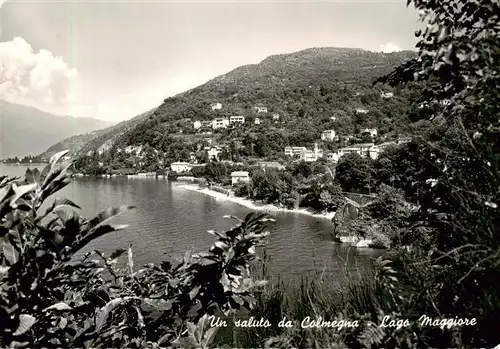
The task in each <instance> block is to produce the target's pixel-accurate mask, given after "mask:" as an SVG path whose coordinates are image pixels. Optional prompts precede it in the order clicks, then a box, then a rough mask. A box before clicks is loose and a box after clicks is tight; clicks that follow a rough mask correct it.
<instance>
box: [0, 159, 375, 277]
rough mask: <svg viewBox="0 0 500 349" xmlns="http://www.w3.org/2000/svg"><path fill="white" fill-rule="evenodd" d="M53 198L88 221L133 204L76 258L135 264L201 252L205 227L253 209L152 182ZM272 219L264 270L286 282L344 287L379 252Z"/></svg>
mask: <svg viewBox="0 0 500 349" xmlns="http://www.w3.org/2000/svg"><path fill="white" fill-rule="evenodd" d="M25 171H26V166H10V165H0V175H9V176H23V175H24V172H25ZM57 196H59V197H66V198H68V199H70V200H72V201H74V202H75V203H77V204H78V205H79V206H80V207H82V212H81V213H82V214H83V215H84V216H87V217H88V216H91V215H94V214H96V213H98V212H100V211H102V210H104V209H106V208H108V207H112V206H114V207H116V206H120V205H133V206H135V207H136V208H135V209H134V210H132V211H130V212H127V213H125V214H123V215H122V216H119V217H117V218H116V219H115V220H114V222H113V223H117V224H128V225H129V226H128V228H126V229H125V230H122V231H119V232H113V233H110V234H108V235H106V236H103V237H101V238H99V239H97V240H95V241H94V242H93V243H92V244H91V245H89V246H87V247H86V248H85V249H84V250H82V253H85V252H87V251H90V250H92V249H99V250H100V251H102V252H108V251H113V250H115V249H117V248H127V247H128V246H129V245H132V249H133V252H134V259H135V264H136V265H143V264H146V263H151V262H152V263H156V262H159V261H161V260H165V259H170V258H181V257H182V256H183V255H184V253H185V251H186V250H188V249H194V251H195V252H201V251H205V250H207V249H208V248H209V247H210V246H211V245H212V244H213V242H214V236H212V235H210V234H208V233H207V232H206V231H207V230H211V229H213V230H217V231H224V230H226V229H228V228H230V227H232V226H233V225H234V224H235V222H234V221H232V220H229V219H226V218H223V216H224V215H228V214H230V215H234V216H237V217H240V218H243V217H244V216H245V215H246V214H247V213H249V212H251V210H250V209H248V208H245V207H241V206H239V205H237V204H234V203H231V202H226V201H222V202H221V201H217V200H216V199H215V198H212V197H210V196H206V195H203V194H201V193H197V192H194V191H189V190H186V189H183V188H180V187H177V186H176V185H175V184H172V183H171V182H168V181H166V180H164V179H158V180H156V179H154V178H153V179H147V178H144V179H143V178H137V179H131V178H119V177H118V178H117V177H115V178H89V177H83V178H75V179H74V180H73V181H72V182H71V183H70V184H69V185H68V186H67V187H66V188H64V189H63V190H62V191H61V192H59V193H58V194H57ZM49 201H50V198H49ZM272 215H273V217H274V218H275V219H276V221H275V222H271V223H270V224H269V226H268V229H269V231H270V232H271V235H270V237H269V238H268V242H267V245H266V251H267V255H268V256H269V258H270V260H269V270H270V272H271V274H272V275H280V277H281V278H282V279H284V280H285V281H293V280H298V279H300V277H301V276H303V275H305V274H308V273H310V272H313V271H320V272H322V273H324V275H325V276H328V277H332V278H334V280H335V281H336V282H339V283H342V280H345V271H346V270H347V271H351V272H356V271H360V272H363V271H368V270H370V269H371V266H372V262H373V258H376V257H378V256H379V255H380V254H381V251H379V250H373V249H368V248H362V249H356V248H352V247H349V246H347V245H343V244H338V243H334V242H333V241H332V234H331V229H332V225H331V222H330V221H329V220H327V219H322V218H316V217H310V216H307V215H302V214H296V213H281V212H280V213H276V214H275V213H273V214H272ZM356 274H357V273H356Z"/></svg>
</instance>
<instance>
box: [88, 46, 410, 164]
mask: <svg viewBox="0 0 500 349" xmlns="http://www.w3.org/2000/svg"><path fill="white" fill-rule="evenodd" d="M415 56H416V53H415V52H413V51H402V52H394V53H378V52H372V51H367V50H362V49H356V48H336V47H327V48H309V49H305V50H301V51H297V52H293V53H285V54H277V55H271V56H269V57H266V58H264V59H263V60H262V61H261V62H260V63H257V64H249V65H244V66H240V67H237V68H235V69H233V70H231V71H229V72H227V73H225V74H221V75H219V76H217V77H215V78H213V79H211V80H209V81H207V82H206V83H204V84H201V85H199V86H197V87H194V88H192V89H189V90H187V91H184V92H181V93H178V94H176V95H174V96H171V97H168V98H166V99H165V100H164V102H163V103H162V104H160V105H159V106H158V107H156V108H154V109H152V110H150V111H148V112H146V113H143V114H141V115H139V116H137V117H135V118H133V119H132V120H134V121H133V122H132V120H131V121H124V122H122V123H120V124H119V125H121V129H122V131H120V132H116V129H115V130H114V131H111V133H109V134H107V133H106V132H104V133H103V134H101V135H100V136H99V137H96V138H94V139H93V140H92V141H91V142H89V143H87V144H86V145H85V146H84V147H83V148H82V149H81V151H80V152H79V155H87V154H89V153H91V152H92V151H97V150H100V152H101V153H102V152H103V151H105V150H106V149H108V150H109V149H111V148H112V147H113V146H117V147H118V146H119V147H125V146H128V145H142V144H145V145H150V146H152V147H153V148H156V149H161V148H168V146H167V143H169V142H170V143H172V137H181V138H182V135H181V134H179V132H187V133H189V134H190V133H192V128H193V126H192V122H193V121H194V120H201V121H203V120H210V119H213V118H214V117H216V116H230V115H246V116H252V117H255V115H252V114H253V111H252V108H253V107H254V106H255V105H257V104H259V105H266V106H268V107H269V111H270V112H274V113H280V114H281V115H282V118H283V119H284V120H285V119H288V122H289V125H290V127H291V129H292V132H295V131H297V129H307V127H308V124H307V123H308V122H310V120H314V119H317V120H318V121H319V120H321V123H322V124H323V125H324V127H335V128H336V129H340V130H342V129H345V132H351V131H353V127H349V125H348V124H349V123H351V124H352V123H353V121H352V119H353V118H354V112H355V110H356V108H363V107H365V106H366V105H369V104H370V103H372V102H373V101H375V100H379V99H380V96H377V93H378V92H377V91H376V90H374V89H373V88H372V82H373V80H374V79H375V78H377V77H379V76H381V75H384V74H387V73H389V72H391V71H392V70H393V69H394V68H395V67H396V66H399V65H400V64H401V63H403V62H406V61H407V60H408V59H410V58H414V57H415ZM309 89H310V90H309ZM320 89H322V91H323V92H321V91H319V90H320ZM324 91H328V92H324ZM358 92H359V94H360V96H357V95H355V93H358ZM323 93H325V95H324V96H323ZM394 100H395V101H399V102H398V103H399V104H398V103H394V102H391V101H385V102H384V103H385V106H386V107H384V108H386V109H387V108H388V107H387V106H390V105H391V103H392V105H394V108H393V109H395V111H394V112H393V113H395V114H400V113H402V111H401V109H402V107H401V104H402V101H401V98H399V99H398V98H394V99H393V101H394ZM213 102H221V103H222V104H223V108H222V110H221V111H215V112H214V111H212V110H210V104H211V103H213ZM377 103H378V102H377ZM403 104H404V103H403ZM384 108H382V109H383V110H382V109H381V110H380V111H374V115H375V116H374V120H371V121H370V122H368V123H372V124H373V123H377V122H378V121H376V120H375V119H377V118H379V119H381V118H382V115H381V114H382V113H386V114H390V113H391V111H387V110H386V109H384ZM377 113H378V115H377ZM298 115H301V117H298ZM332 115H338V116H339V120H338V122H336V123H335V125H333V124H332V123H331V122H329V120H330V116H332ZM252 120H253V119H252ZM111 129H113V128H111ZM310 131H311V132H312V130H310ZM252 132H253V131H252ZM314 132H317V131H316V130H315V131H314ZM343 132H344V131H343ZM341 133H342V132H341ZM163 150H165V149H163Z"/></svg>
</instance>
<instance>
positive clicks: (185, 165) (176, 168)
mask: <svg viewBox="0 0 500 349" xmlns="http://www.w3.org/2000/svg"><path fill="white" fill-rule="evenodd" d="M192 168H193V166H192V165H191V164H190V163H189V162H181V161H179V162H172V163H171V164H170V169H171V170H172V171H173V172H175V173H183V172H189V171H191V169H192Z"/></svg>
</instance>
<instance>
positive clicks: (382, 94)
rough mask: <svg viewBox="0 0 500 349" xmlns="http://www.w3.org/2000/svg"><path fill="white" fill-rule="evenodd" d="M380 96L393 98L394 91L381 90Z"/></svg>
mask: <svg viewBox="0 0 500 349" xmlns="http://www.w3.org/2000/svg"><path fill="white" fill-rule="evenodd" d="M380 97H382V98H391V97H394V93H392V92H380Z"/></svg>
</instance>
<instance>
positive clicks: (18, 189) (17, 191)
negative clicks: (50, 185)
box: [10, 183, 38, 206]
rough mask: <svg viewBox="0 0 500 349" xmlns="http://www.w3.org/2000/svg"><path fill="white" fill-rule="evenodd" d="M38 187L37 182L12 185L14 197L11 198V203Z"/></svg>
mask: <svg viewBox="0 0 500 349" xmlns="http://www.w3.org/2000/svg"><path fill="white" fill-rule="evenodd" d="M37 187H38V184H37V183H33V184H26V185H22V186H17V185H16V184H13V185H12V189H13V190H14V197H12V198H11V199H10V205H11V206H12V205H13V204H14V203H15V202H16V201H17V200H19V199H20V198H21V197H23V196H24V195H26V194H28V193H29V192H31V191H33V190H35V189H36V188H37Z"/></svg>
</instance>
